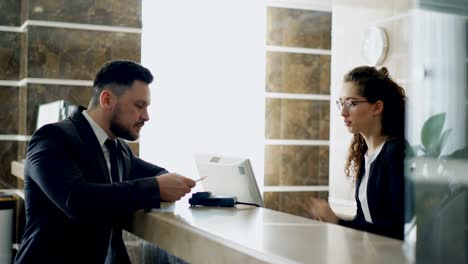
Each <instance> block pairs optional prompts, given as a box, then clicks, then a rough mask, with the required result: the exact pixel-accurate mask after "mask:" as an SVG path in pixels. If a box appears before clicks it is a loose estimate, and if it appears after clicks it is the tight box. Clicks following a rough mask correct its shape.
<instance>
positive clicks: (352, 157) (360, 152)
mask: <svg viewBox="0 0 468 264" xmlns="http://www.w3.org/2000/svg"><path fill="white" fill-rule="evenodd" d="M344 82H350V83H353V84H355V85H356V86H357V87H358V92H359V95H361V96H363V97H365V98H366V99H367V100H368V101H369V102H370V103H375V102H377V101H379V100H380V101H382V102H383V105H384V108H383V112H382V134H383V135H385V136H387V137H388V138H389V139H391V138H399V139H403V138H404V133H405V128H404V125H405V98H406V96H405V90H404V89H403V88H402V87H401V86H399V85H398V84H397V83H396V82H395V81H393V80H392V79H391V78H390V76H389V73H388V70H387V68H385V67H382V68H381V69H380V70H377V69H376V68H375V67H370V66H360V67H357V68H354V69H352V70H351V71H350V72H348V73H347V74H346V75H345V76H344ZM366 151H367V145H366V142H365V141H364V138H363V137H362V136H361V134H359V133H356V134H354V136H353V139H352V141H351V145H350V147H349V153H348V157H347V159H346V164H345V173H346V175H348V176H354V179H355V180H356V179H357V177H358V174H359V171H360V169H361V162H362V157H363V156H364V154H365V153H366Z"/></svg>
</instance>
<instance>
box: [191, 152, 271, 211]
mask: <svg viewBox="0 0 468 264" xmlns="http://www.w3.org/2000/svg"><path fill="white" fill-rule="evenodd" d="M195 162H196V165H197V170H198V174H199V177H200V178H201V177H205V176H206V177H207V178H206V179H204V180H203V181H201V185H202V187H203V189H204V191H207V192H211V193H212V195H215V196H236V198H237V201H239V202H244V203H255V204H258V205H260V206H262V207H263V200H262V195H261V193H260V190H259V188H258V184H257V181H256V179H255V176H254V173H253V170H252V166H251V165H250V160H249V159H245V158H232V157H223V156H215V155H195Z"/></svg>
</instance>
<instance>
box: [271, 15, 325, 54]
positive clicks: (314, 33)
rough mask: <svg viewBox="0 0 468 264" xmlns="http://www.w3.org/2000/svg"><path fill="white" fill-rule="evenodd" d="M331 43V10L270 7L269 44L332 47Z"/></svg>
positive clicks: (317, 47)
mask: <svg viewBox="0 0 468 264" xmlns="http://www.w3.org/2000/svg"><path fill="white" fill-rule="evenodd" d="M330 43H331V13H330V12H321V11H312V10H300V9H289V8H277V7H268V9H267V44H268V45H276V46H288V47H301V48H313V49H330V47H331V45H330Z"/></svg>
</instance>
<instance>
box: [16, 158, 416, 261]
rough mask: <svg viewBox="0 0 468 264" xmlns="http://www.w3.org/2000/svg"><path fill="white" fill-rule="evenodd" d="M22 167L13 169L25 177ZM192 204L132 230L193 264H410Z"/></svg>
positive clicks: (384, 243)
mask: <svg viewBox="0 0 468 264" xmlns="http://www.w3.org/2000/svg"><path fill="white" fill-rule="evenodd" d="M14 163H15V162H14ZM21 165H22V164H18V163H17V164H12V167H13V166H15V170H16V171H20V172H21V173H22V170H20V169H19V168H18V166H21ZM12 171H13V169H12ZM17 176H19V175H17ZM20 177H21V176H20ZM187 200H188V197H185V198H184V199H183V200H181V201H178V202H176V203H163V204H162V208H161V209H157V210H152V211H151V212H143V211H138V212H135V214H134V215H133V221H132V224H131V226H130V227H129V230H128V231H130V232H131V233H133V234H135V235H136V236H138V237H140V238H142V239H144V240H146V241H148V242H150V243H152V244H154V245H156V246H158V247H160V248H162V249H164V250H166V251H168V252H169V253H171V254H174V255H176V256H178V257H180V258H182V259H184V260H186V261H188V262H189V263H216V264H218V263H343V264H345V263H392V264H393V263H409V261H408V260H407V259H406V258H405V256H404V254H403V242H402V241H399V240H395V239H390V238H386V237H382V236H378V235H374V234H370V233H366V232H361V231H357V230H353V229H350V228H346V227H342V226H338V225H332V224H326V223H322V222H318V221H314V220H310V219H307V218H303V217H297V216H294V215H290V214H285V213H281V212H277V211H273V210H269V209H265V208H257V207H250V206H244V205H241V206H239V205H238V207H236V208H209V207H190V206H189V204H188V202H187Z"/></svg>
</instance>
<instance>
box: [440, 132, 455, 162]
mask: <svg viewBox="0 0 468 264" xmlns="http://www.w3.org/2000/svg"><path fill="white" fill-rule="evenodd" d="M451 132H452V129H451V128H450V129H447V130H445V131H444V133H442V136H440V139H439V144H440V145H439V146H438V156H439V155H440V152H442V148H443V147H444V146H445V142H446V141H447V139H448V136H449V135H450V133H451Z"/></svg>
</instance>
